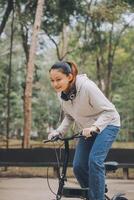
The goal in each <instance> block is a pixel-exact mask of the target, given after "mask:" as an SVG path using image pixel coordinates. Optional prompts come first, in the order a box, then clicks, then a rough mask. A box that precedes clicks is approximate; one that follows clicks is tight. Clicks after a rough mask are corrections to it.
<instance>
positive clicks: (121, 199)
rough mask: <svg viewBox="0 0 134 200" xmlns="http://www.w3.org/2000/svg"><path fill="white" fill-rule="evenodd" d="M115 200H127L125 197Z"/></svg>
mask: <svg viewBox="0 0 134 200" xmlns="http://www.w3.org/2000/svg"><path fill="white" fill-rule="evenodd" d="M115 200H128V199H127V198H126V197H117V198H116V199H115Z"/></svg>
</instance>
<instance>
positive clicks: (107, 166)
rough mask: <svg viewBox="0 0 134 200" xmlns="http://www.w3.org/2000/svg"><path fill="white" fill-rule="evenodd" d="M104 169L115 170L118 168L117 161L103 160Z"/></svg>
mask: <svg viewBox="0 0 134 200" xmlns="http://www.w3.org/2000/svg"><path fill="white" fill-rule="evenodd" d="M105 169H106V171H108V172H110V171H116V170H117V169H118V163H117V162H115V161H109V162H105Z"/></svg>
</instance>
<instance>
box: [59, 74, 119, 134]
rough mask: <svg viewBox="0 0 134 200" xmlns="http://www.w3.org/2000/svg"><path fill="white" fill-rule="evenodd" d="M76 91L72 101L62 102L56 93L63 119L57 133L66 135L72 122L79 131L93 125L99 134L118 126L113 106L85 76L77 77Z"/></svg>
mask: <svg viewBox="0 0 134 200" xmlns="http://www.w3.org/2000/svg"><path fill="white" fill-rule="evenodd" d="M76 90H77V94H76V97H75V99H74V100H72V101H71V100H69V101H64V100H62V99H61V98H60V93H58V97H59V99H60V102H61V105H62V109H63V111H64V113H65V117H64V119H63V121H62V123H61V124H60V126H59V127H58V128H57V131H59V132H60V133H62V134H64V133H66V131H67V129H68V128H69V126H70V124H71V123H72V122H73V121H75V122H76V124H77V125H78V127H79V129H80V130H82V129H83V128H88V127H90V126H92V125H95V126H96V127H98V128H99V130H100V132H101V131H102V130H103V129H104V128H105V127H106V126H108V125H114V126H120V116H119V114H118V112H117V110H116V108H115V106H114V105H113V104H112V103H111V102H110V101H109V100H108V99H107V98H106V97H105V96H104V94H103V93H102V92H101V90H100V89H99V88H98V87H97V85H96V84H95V83H94V82H93V81H91V80H90V79H88V77H87V76H86V74H82V75H77V77H76Z"/></svg>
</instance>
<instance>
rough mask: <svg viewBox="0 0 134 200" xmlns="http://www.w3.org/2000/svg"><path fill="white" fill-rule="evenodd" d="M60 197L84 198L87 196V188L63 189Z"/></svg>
mask: <svg viewBox="0 0 134 200" xmlns="http://www.w3.org/2000/svg"><path fill="white" fill-rule="evenodd" d="M62 195H63V196H64V197H72V198H86V197H87V196H88V188H72V187H64V188H63V193H62Z"/></svg>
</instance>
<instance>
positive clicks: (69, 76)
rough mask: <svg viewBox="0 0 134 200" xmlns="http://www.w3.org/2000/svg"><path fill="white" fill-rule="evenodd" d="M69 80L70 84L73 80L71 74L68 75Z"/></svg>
mask: <svg viewBox="0 0 134 200" xmlns="http://www.w3.org/2000/svg"><path fill="white" fill-rule="evenodd" d="M68 80H69V82H71V81H72V80H73V74H71V73H70V74H69V75H68Z"/></svg>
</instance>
